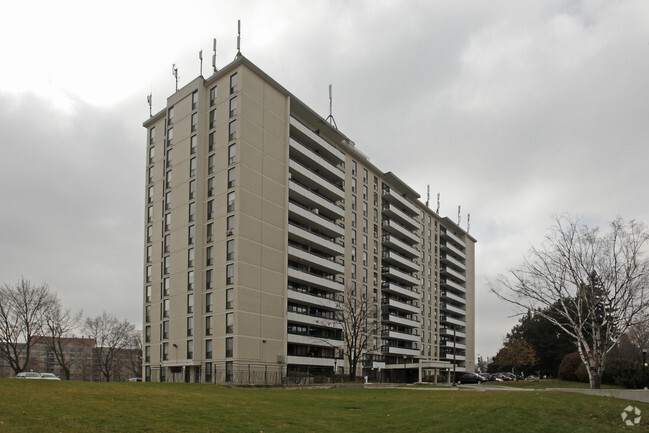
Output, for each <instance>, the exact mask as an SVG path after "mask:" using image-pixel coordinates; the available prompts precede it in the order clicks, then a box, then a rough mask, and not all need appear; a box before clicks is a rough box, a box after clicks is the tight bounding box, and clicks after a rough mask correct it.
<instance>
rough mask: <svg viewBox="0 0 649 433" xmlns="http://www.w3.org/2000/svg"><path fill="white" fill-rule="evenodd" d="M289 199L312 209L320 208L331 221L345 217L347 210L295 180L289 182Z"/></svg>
mask: <svg viewBox="0 0 649 433" xmlns="http://www.w3.org/2000/svg"><path fill="white" fill-rule="evenodd" d="M288 185H289V197H290V198H292V199H294V200H296V201H298V202H300V203H302V204H304V205H306V206H309V207H310V208H318V209H319V211H320V212H322V213H324V214H326V215H328V216H329V217H330V218H331V219H334V220H335V219H339V218H342V217H343V216H344V215H345V210H344V209H343V208H341V207H340V206H338V205H337V204H335V203H333V202H331V201H330V200H328V199H327V198H325V197H323V196H322V195H320V194H318V193H316V192H313V191H311V190H309V189H308V188H306V187H304V186H302V185H300V184H299V183H297V182H295V181H294V180H289V182H288Z"/></svg>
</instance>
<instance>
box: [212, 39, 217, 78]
mask: <svg viewBox="0 0 649 433" xmlns="http://www.w3.org/2000/svg"><path fill="white" fill-rule="evenodd" d="M213 45H214V47H213V48H212V49H213V51H214V53H213V54H212V70H213V71H214V72H216V71H217V69H216V38H214V44H213Z"/></svg>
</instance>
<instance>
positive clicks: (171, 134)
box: [167, 128, 174, 146]
mask: <svg viewBox="0 0 649 433" xmlns="http://www.w3.org/2000/svg"><path fill="white" fill-rule="evenodd" d="M173 139H174V129H173V128H169V130H168V131H167V146H171V144H172V141H173Z"/></svg>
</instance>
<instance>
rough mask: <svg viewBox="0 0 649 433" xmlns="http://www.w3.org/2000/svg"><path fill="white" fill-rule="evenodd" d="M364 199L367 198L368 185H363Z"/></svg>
mask: <svg viewBox="0 0 649 433" xmlns="http://www.w3.org/2000/svg"><path fill="white" fill-rule="evenodd" d="M363 200H367V185H363Z"/></svg>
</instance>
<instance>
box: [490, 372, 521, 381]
mask: <svg viewBox="0 0 649 433" xmlns="http://www.w3.org/2000/svg"><path fill="white" fill-rule="evenodd" d="M493 376H494V377H495V378H497V379H500V380H502V381H504V382H506V381H509V380H516V377H515V376H514V375H513V374H511V373H494V375H493Z"/></svg>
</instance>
